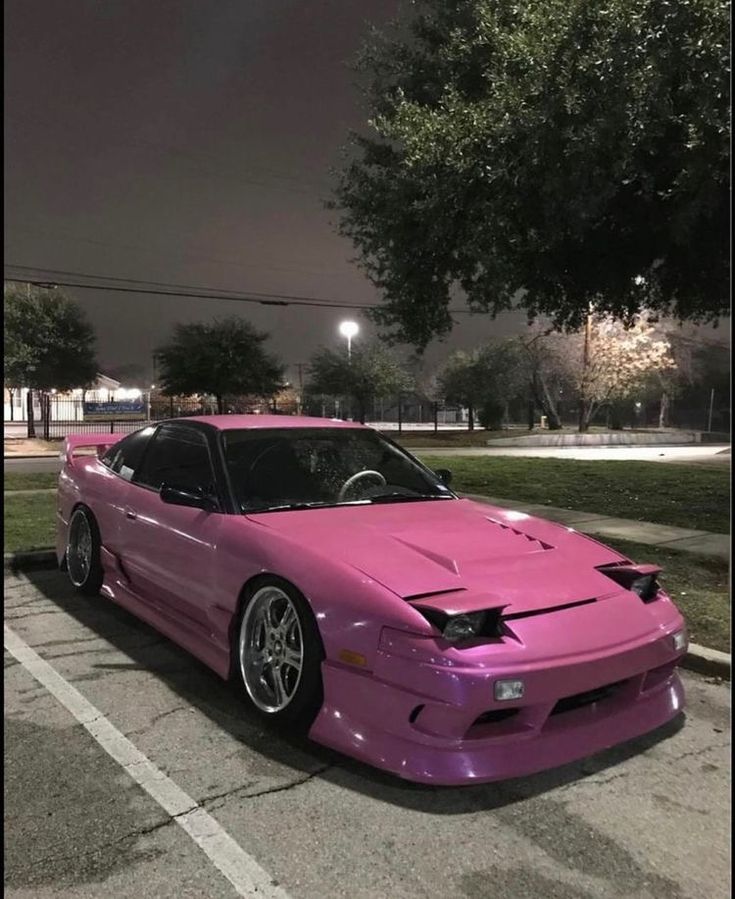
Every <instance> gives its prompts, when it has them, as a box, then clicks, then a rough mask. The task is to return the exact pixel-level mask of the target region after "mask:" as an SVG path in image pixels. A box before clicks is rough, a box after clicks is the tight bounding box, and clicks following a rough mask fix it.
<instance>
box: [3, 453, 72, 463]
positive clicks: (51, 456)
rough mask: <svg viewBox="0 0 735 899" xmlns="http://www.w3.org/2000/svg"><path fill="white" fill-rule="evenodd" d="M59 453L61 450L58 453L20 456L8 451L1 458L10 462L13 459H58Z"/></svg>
mask: <svg viewBox="0 0 735 899" xmlns="http://www.w3.org/2000/svg"><path fill="white" fill-rule="evenodd" d="M60 454H61V450H59V452H58V453H34V454H33V455H31V456H25V455H23V456H21V455H19V454H16V453H10V454H9V455H4V456H3V460H4V461H5V462H12V461H13V459H58V458H59V455H60Z"/></svg>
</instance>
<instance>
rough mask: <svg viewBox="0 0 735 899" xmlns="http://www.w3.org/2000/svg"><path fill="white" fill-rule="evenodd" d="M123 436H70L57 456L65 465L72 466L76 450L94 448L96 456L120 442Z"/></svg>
mask: <svg viewBox="0 0 735 899" xmlns="http://www.w3.org/2000/svg"><path fill="white" fill-rule="evenodd" d="M124 436H125V434H70V435H69V436H68V437H67V438H66V439H65V440H64V448H63V449H62V451H61V453H60V454H59V456H60V458H61V459H62V460H63V461H64V463H65V464H66V465H69V466H71V465H73V458H74V453H75V452H76V450H78V449H84V448H87V449H88V448H90V447H95V448H96V450H97V455H98V456H100V455H102V451H103V450H106V449H107V448H108V447H110V446H113V445H114V444H115V443H117V442H118V440H122V438H123V437H124Z"/></svg>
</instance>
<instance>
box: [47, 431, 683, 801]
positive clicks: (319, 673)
mask: <svg viewBox="0 0 735 899" xmlns="http://www.w3.org/2000/svg"><path fill="white" fill-rule="evenodd" d="M83 447H88V448H91V447H94V448H96V455H95V454H94V453H92V454H89V450H88V454H86V455H85V454H84V453H79V452H77V451H78V450H79V449H80V448H83ZM449 479H450V475H449V472H447V471H438V472H436V473H435V472H432V471H430V470H429V469H427V468H426V467H425V466H424V465H422V464H421V462H419V461H418V460H417V459H415V458H413V457H412V456H411V455H410V454H409V453H407V452H405V451H404V450H403V449H401V448H400V447H399V446H397V445H396V444H395V443H392V442H391V441H390V440H387V439H386V438H384V437H383V436H381V435H380V434H379V433H378V432H377V431H375V430H373V429H371V428H367V427H363V426H360V425H357V424H353V423H352V422H341V421H329V420H325V419H310V418H297V417H280V416H260V415H253V416H236V415H231V416H211V417H202V418H183V419H177V420H172V421H168V422H165V423H163V424H159V425H157V426H151V427H146V428H144V429H142V430H140V431H137V432H136V433H134V434H130V435H128V436H126V437H123V439H119V438H117V437H108V436H98V435H91V436H72V437H69V438H67V441H66V445H65V448H64V464H63V468H62V471H61V475H60V478H59V493H58V538H57V554H58V559H59V563H60V565H62V566H63V567H65V568H66V570H67V571H68V574H69V577H70V579H71V581H72V583H73V584H74V586H75V587H76V588H77V589H78V590H79V591H81V592H82V593H84V594H88V595H94V594H97V593H98V592H101V593H102V595H104V596H107V597H109V598H111V599H113V600H115V602H118V603H119V604H120V605H121V606H124V607H125V608H126V609H128V610H129V611H130V612H132V613H133V614H135V615H137V616H139V617H140V618H142V619H144V620H145V621H147V622H148V623H149V624H152V625H153V626H154V627H156V628H157V629H158V630H160V631H161V632H162V633H164V634H165V635H166V636H168V637H169V638H171V639H172V640H174V641H175V642H176V643H179V644H180V645H181V646H183V647H184V648H185V649H187V650H188V651H189V652H191V653H192V654H193V655H195V656H197V657H198V658H199V659H201V660H202V661H203V662H205V663H206V664H207V665H209V666H210V667H211V668H213V669H214V670H215V671H216V672H217V673H218V674H219V675H221V676H222V677H230V676H232V677H235V678H237V679H238V680H239V681H240V682H241V684H242V686H243V688H244V690H245V691H246V692H247V695H248V696H249V698H250V700H251V701H252V704H253V706H254V707H255V708H256V709H257V710H259V712H260V713H262V714H263V715H265V716H268V717H270V718H272V719H280V720H284V721H287V722H289V723H291V724H293V725H294V726H297V725H298V726H301V727H304V728H308V732H309V735H310V736H311V738H312V739H314V740H316V741H317V742H319V743H322V744H324V745H326V746H330V747H332V748H334V749H337V750H339V751H341V752H343V753H346V754H347V755H351V756H354V757H356V758H358V759H361V760H363V761H365V762H368V763H369V764H371V765H375V766H376V767H379V768H383V769H385V770H387V771H391V772H393V773H394V774H397V775H399V776H401V777H404V778H407V779H409V780H415V781H423V782H428V783H434V784H466V783H473V782H483V781H491V780H497V779H501V778H507V777H515V776H518V775H523V774H529V773H531V772H534V771H539V770H541V769H545V768H550V767H552V766H555V765H559V764H562V763H564V762H569V761H571V760H573V759H577V758H580V757H582V756H586V755H589V754H591V753H593V752H597V751H598V750H601V749H604V748H606V747H609V746H612V745H614V744H616V743H620V742H622V741H625V740H629V739H631V738H633V737H637V736H639V735H640V734H643V733H645V732H647V731H650V730H652V729H653V728H656V727H658V726H659V725H662V724H663V723H664V722H666V721H668V720H669V719H671V718H673V717H674V716H676V715H677V713H678V712H679V710H680V709H681V708H682V704H683V699H684V697H683V690H682V685H681V682H680V680H679V676H678V674H677V670H676V669H677V664H678V663H679V661H680V660H681V658H682V656H683V654H684V653H685V651H686V642H687V638H686V632H685V629H684V621H683V620H682V617H681V615H680V614H679V612H678V610H677V609H676V607H675V606H674V604H673V603H672V602H671V600H670V599H669V597H668V596H667V595H666V593H665V592H664V591H663V590H662V589H661V587H660V585H659V583H658V580H657V576H658V574H659V571H660V570H659V569H658V568H656V567H654V566H651V565H636V564H634V563H633V562H632V561H631V560H629V559H626V558H625V557H623V556H621V555H620V553H618V552H615V551H614V550H612V549H608V548H607V547H605V546H603V545H601V544H600V543H598V542H597V541H595V540H592V539H590V538H589V537H585V536H583V535H582V534H579V533H577V532H576V531H574V530H573V529H572V528H568V527H563V526H561V525H558V524H552V523H550V522H548V521H543V520H540V519H538V518H533V517H531V516H529V515H525V514H521V513H519V512H513V511H510V510H508V509H500V508H496V507H494V506H491V505H484V504H480V503H477V502H472V501H470V500H468V499H461V498H459V497H458V496H457V495H456V494H455V493H453V492H452V491H451V490H450V488H449V486H448V482H449Z"/></svg>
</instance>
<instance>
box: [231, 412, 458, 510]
mask: <svg viewBox="0 0 735 899" xmlns="http://www.w3.org/2000/svg"><path fill="white" fill-rule="evenodd" d="M223 440H224V451H225V460H226V464H227V469H228V472H229V476H230V482H231V484H232V488H233V491H234V493H235V497H236V499H237V502H238V504H239V507H240V510H241V511H242V512H244V513H248V512H250V513H252V512H266V511H269V510H270V511H273V510H278V509H295V508H299V509H303V508H307V509H308V508H318V507H323V506H335V505H347V504H355V503H366V504H367V503H392V502H396V503H398V502H419V501H422V500H424V501H429V500H441V499H453V498H454V495H453V494H452V492H451V491H450V490H449V488H448V487H446V486H445V485H444V484H442V483H441V481H440V480H439V478H438V477H437V476H436V475H434V474H433V473H432V472H430V471H428V470H427V469H426V468H424V467H423V466H422V465H421V464H420V463H419V462H417V461H416V460H415V459H413V458H412V457H411V456H409V455H408V454H407V453H405V452H404V451H403V450H401V449H400V448H399V447H397V446H395V445H394V444H392V443H390V442H389V441H387V440H385V439H384V438H383V437H381V436H380V434H378V433H377V431H372V430H369V429H367V428H366V429H364V430H363V429H362V428H273V429H262V430H261V429H253V430H249V431H236V430H233V431H225V432H224V436H223Z"/></svg>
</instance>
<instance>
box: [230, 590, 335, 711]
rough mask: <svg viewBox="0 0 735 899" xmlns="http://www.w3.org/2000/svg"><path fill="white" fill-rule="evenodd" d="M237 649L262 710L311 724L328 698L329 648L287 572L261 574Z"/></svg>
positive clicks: (251, 693)
mask: <svg viewBox="0 0 735 899" xmlns="http://www.w3.org/2000/svg"><path fill="white" fill-rule="evenodd" d="M235 650H236V658H237V671H238V676H239V679H240V680H241V682H242V684H243V686H244V687H245V691H246V693H247V695H248V697H249V698H250V701H251V702H252V703H253V705H254V706H255V708H256V709H257V710H258V712H259V713H260V714H261V715H263V716H265V717H267V718H269V719H271V720H273V721H277V722H284V723H285V722H287V723H289V724H295V725H298V726H300V727H308V725H309V724H311V722H312V721H313V720H314V716H315V715H316V713H317V711H318V710H319V708H320V706H321V703H322V697H323V691H322V678H321V663H322V659H323V658H324V650H323V648H322V641H321V637H320V634H319V629H318V627H317V624H316V620H315V618H314V615H313V613H312V611H311V608H310V607H309V604H308V603H307V602H306V600H305V599H304V597H303V596H302V595H301V594H300V593H299V592H298V590H296V588H295V587H293V586H292V585H291V584H289V583H288V582H287V581H284V580H282V579H281V578H277V577H264V578H259V579H258V581H257V583H256V584H254V585H253V587H252V588H251V589H250V590H249V591H248V595H247V597H246V600H245V603H244V605H243V610H242V615H241V618H240V626H239V629H238V631H237V636H236V645H235Z"/></svg>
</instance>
